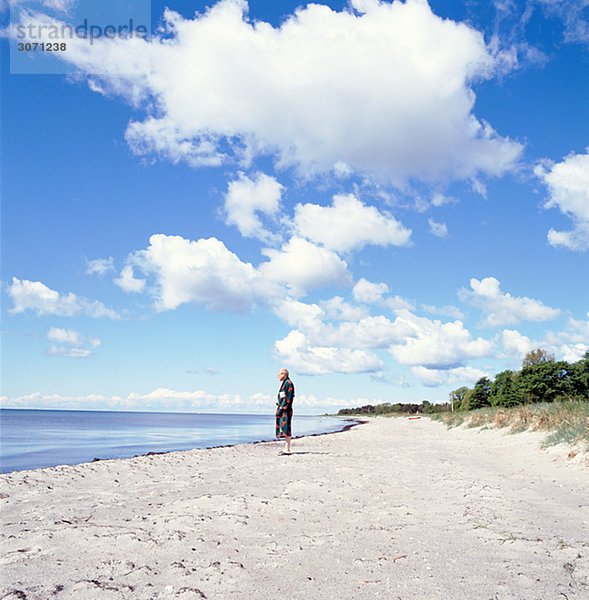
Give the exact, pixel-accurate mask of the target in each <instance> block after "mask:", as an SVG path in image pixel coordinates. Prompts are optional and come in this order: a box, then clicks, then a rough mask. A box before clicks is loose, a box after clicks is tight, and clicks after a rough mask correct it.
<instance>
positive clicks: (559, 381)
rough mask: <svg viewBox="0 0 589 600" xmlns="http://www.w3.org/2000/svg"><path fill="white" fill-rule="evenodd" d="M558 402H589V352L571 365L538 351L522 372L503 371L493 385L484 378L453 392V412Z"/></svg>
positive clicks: (525, 359)
mask: <svg viewBox="0 0 589 600" xmlns="http://www.w3.org/2000/svg"><path fill="white" fill-rule="evenodd" d="M555 400H589V352H585V356H584V357H583V358H582V359H581V360H579V361H577V362H575V363H568V362H567V361H564V360H561V361H555V360H554V356H553V355H552V354H549V353H548V352H546V351H545V350H542V349H541V348H538V349H536V350H532V351H530V352H528V354H527V355H526V357H525V358H524V361H523V363H522V368H521V370H520V371H510V370H507V371H501V373H497V375H495V378H494V379H493V381H491V380H490V379H489V378H488V377H481V378H480V379H479V380H478V381H477V382H476V383H475V384H474V387H473V388H472V389H471V388H468V387H466V386H462V387H460V388H458V389H457V390H454V391H452V392H450V404H451V405H452V408H453V410H474V409H475V408H482V407H485V406H505V407H509V406H517V405H518V404H531V403H534V402H554V401H555Z"/></svg>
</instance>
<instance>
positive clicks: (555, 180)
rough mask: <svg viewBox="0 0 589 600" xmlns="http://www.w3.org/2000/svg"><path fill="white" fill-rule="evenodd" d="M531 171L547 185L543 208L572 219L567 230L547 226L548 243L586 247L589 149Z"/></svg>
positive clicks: (575, 247)
mask: <svg viewBox="0 0 589 600" xmlns="http://www.w3.org/2000/svg"><path fill="white" fill-rule="evenodd" d="M587 150H588V152H589V148H588V149H587ZM534 172H535V173H536V175H537V176H538V177H539V178H540V179H541V180H542V181H543V182H544V183H545V185H546V187H547V188H548V192H549V195H550V197H549V199H548V201H547V202H546V205H545V206H546V208H552V207H556V208H559V209H560V211H561V212H562V213H563V214H565V215H566V216H567V217H570V219H571V220H572V222H573V229H572V230H570V231H556V230H555V229H551V230H550V231H549V232H548V241H549V242H550V244H552V245H553V246H564V247H565V248H569V249H570V250H579V251H580V250H587V249H589V153H587V154H570V155H569V156H567V157H566V158H565V159H564V160H563V161H562V162H559V163H556V164H552V165H550V166H549V167H546V166H543V165H539V166H537V167H536V169H535V170H534Z"/></svg>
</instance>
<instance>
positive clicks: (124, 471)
mask: <svg viewBox="0 0 589 600" xmlns="http://www.w3.org/2000/svg"><path fill="white" fill-rule="evenodd" d="M295 427H296V421H295ZM539 439H540V438H539V436H537V435H534V434H518V435H509V434H506V433H503V432H497V431H479V430H465V429H458V430H450V431H447V430H446V427H445V426H444V425H442V424H440V423H436V422H432V421H430V420H429V419H420V420H412V421H409V420H408V419H406V418H391V419H385V418H380V419H370V420H368V422H367V423H365V424H363V425H360V426H357V427H354V428H352V429H351V430H349V431H346V432H343V433H336V434H329V435H324V436H314V437H306V438H302V439H298V440H294V441H293V450H294V454H293V455H291V456H278V450H279V447H280V446H279V445H278V444H277V443H260V444H247V445H240V446H235V447H227V448H216V449H211V450H194V451H190V452H182V453H171V454H165V455H157V456H149V457H141V458H134V459H128V460H113V461H101V462H96V463H91V464H84V465H79V466H73V467H72V466H64V467H56V468H51V469H43V470H37V471H24V472H20V473H12V474H8V475H2V476H0V481H1V483H2V487H1V497H2V499H1V500H0V506H1V515H2V533H1V541H2V559H1V573H2V580H1V584H0V598H2V599H5V598H6V599H13V598H14V599H17V598H20V599H23V598H26V599H29V600H32V599H34V600H48V599H50V598H57V599H59V598H63V599H69V598H71V599H76V600H77V599H81V600H92V599H94V598H97V599H100V600H109V599H111V598H112V599H117V600H120V599H127V600H130V599H138V600H149V599H154V600H168V599H170V600H172V599H174V600H175V599H181V600H192V599H199V598H208V599H209V600H211V599H215V600H216V599H225V598H227V599H242V598H243V599H248V600H249V599H251V600H255V599H266V598H267V599H270V598H272V599H278V598H288V599H295V598H313V599H319V600H321V599H328V598H337V599H354V600H355V599H370V600H372V599H375V598H383V599H385V598H386V599H392V600H396V599H399V598H400V599H402V600H410V599H424V600H430V599H440V600H441V599H443V600H451V599H454V598H456V599H465V600H477V599H480V600H491V599H497V600H503V599H505V600H507V599H509V600H514V599H521V600H535V599H537V600H551V599H555V600H556V599H563V600H564V599H565V598H568V599H569V600H572V599H573V598H578V599H581V598H589V468H587V465H586V464H583V463H581V462H579V463H570V462H567V461H565V460H563V459H562V458H561V457H560V455H559V454H558V453H556V454H555V453H549V452H547V451H544V450H541V449H540V448H539Z"/></svg>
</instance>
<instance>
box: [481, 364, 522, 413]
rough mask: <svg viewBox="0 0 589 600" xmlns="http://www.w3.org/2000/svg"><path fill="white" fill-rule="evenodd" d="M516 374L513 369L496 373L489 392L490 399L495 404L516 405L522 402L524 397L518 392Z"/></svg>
mask: <svg viewBox="0 0 589 600" xmlns="http://www.w3.org/2000/svg"><path fill="white" fill-rule="evenodd" d="M515 376H516V374H515V373H514V372H513V371H502V372H501V373H498V374H497V375H495V381H493V384H492V385H491V392H490V394H489V401H490V402H491V404H492V405H493V406H515V405H516V404H521V403H522V400H523V398H522V396H521V395H520V394H519V393H518V389H517V387H516V384H515V381H514V380H515Z"/></svg>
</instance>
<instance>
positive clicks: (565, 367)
mask: <svg viewBox="0 0 589 600" xmlns="http://www.w3.org/2000/svg"><path fill="white" fill-rule="evenodd" d="M573 374H574V369H573V367H572V366H571V365H570V364H569V363H568V362H565V361H560V362H548V361H547V362H542V363H539V364H536V365H534V366H532V367H525V368H523V369H522V370H521V371H520V373H519V376H518V378H517V388H518V390H519V393H520V394H521V395H522V396H523V398H524V401H525V402H526V403H528V402H554V401H555V400H556V399H558V398H560V397H563V398H570V397H571V395H572V394H573V393H574V386H573Z"/></svg>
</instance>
